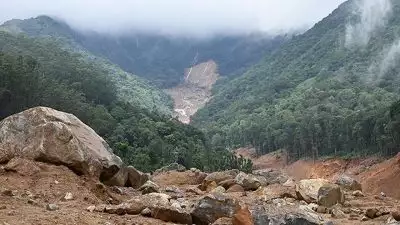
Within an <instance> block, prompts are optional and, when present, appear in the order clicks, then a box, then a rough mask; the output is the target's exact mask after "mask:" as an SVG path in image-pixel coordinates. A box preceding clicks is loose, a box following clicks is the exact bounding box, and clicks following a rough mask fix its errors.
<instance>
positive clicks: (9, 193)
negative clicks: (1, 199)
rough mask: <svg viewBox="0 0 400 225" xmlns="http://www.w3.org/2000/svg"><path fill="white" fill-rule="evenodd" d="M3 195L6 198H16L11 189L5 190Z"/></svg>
mask: <svg viewBox="0 0 400 225" xmlns="http://www.w3.org/2000/svg"><path fill="white" fill-rule="evenodd" d="M1 194H2V195H4V196H9V197H12V196H14V193H13V191H12V190H10V189H5V190H4V191H2V192H1Z"/></svg>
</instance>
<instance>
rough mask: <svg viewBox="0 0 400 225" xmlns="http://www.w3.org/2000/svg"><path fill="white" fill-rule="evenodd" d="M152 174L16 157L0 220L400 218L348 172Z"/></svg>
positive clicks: (4, 182)
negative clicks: (87, 172)
mask: <svg viewBox="0 0 400 225" xmlns="http://www.w3.org/2000/svg"><path fill="white" fill-rule="evenodd" d="M151 180H152V181H148V182H146V183H145V184H144V185H143V186H142V187H140V188H138V189H134V188H132V187H116V186H112V187H109V186H105V185H103V184H101V183H100V182H98V181H96V180H92V179H89V178H87V177H84V176H78V175H76V174H75V173H73V172H72V171H71V170H69V169H68V168H66V167H64V166H55V165H50V164H46V163H40V162H33V161H29V160H24V159H17V160H13V162H12V163H8V164H4V165H2V166H1V169H0V189H1V196H0V224H4V225H6V224H10V225H13V224H43V225H44V224H192V223H195V224H234V225H247V224H365V225H368V224H400V223H398V222H395V219H394V218H396V219H400V218H398V217H399V214H398V213H396V212H398V210H399V208H398V207H399V206H400V202H399V201H398V200H396V199H393V198H390V197H387V196H385V194H384V193H382V194H380V195H369V194H367V193H363V192H362V191H361V190H359V189H361V186H360V184H359V183H358V182H357V181H356V180H353V179H351V178H349V177H347V176H345V175H343V176H342V177H341V178H339V179H338V180H337V181H336V183H337V184H334V183H333V182H329V181H328V180H324V179H310V180H301V181H294V180H292V178H291V177H289V176H288V175H287V174H285V173H282V172H281V171H279V170H273V169H264V170H258V171H255V172H254V174H244V173H239V172H238V171H235V170H231V171H224V172H217V173H211V174H206V173H203V172H201V171H199V170H196V169H191V170H184V168H182V167H179V166H176V165H172V166H171V167H169V168H164V169H163V170H160V171H158V172H157V173H155V174H154V175H153V176H151ZM393 217H394V218H393Z"/></svg>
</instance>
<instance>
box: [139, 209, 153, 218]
mask: <svg viewBox="0 0 400 225" xmlns="http://www.w3.org/2000/svg"><path fill="white" fill-rule="evenodd" d="M140 215H142V216H145V217H151V209H149V208H145V209H143V210H142V212H140Z"/></svg>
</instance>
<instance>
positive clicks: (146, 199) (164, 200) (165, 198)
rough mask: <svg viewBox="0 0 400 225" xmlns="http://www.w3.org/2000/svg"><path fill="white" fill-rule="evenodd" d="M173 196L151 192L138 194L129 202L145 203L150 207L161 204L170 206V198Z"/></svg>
mask: <svg viewBox="0 0 400 225" xmlns="http://www.w3.org/2000/svg"><path fill="white" fill-rule="evenodd" d="M170 199H171V196H169V195H167V194H163V193H149V194H145V195H140V196H136V197H134V198H132V199H130V200H128V201H127V202H128V203H132V204H137V205H144V206H145V207H144V208H146V207H148V208H154V207H159V206H170V202H169V200H170Z"/></svg>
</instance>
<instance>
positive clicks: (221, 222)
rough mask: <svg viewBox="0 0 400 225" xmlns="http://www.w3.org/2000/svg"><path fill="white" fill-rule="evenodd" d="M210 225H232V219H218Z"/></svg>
mask: <svg viewBox="0 0 400 225" xmlns="http://www.w3.org/2000/svg"><path fill="white" fill-rule="evenodd" d="M212 225H232V218H228V217H222V218H219V219H217V220H216V221H215V222H214V223H213V224H212Z"/></svg>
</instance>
